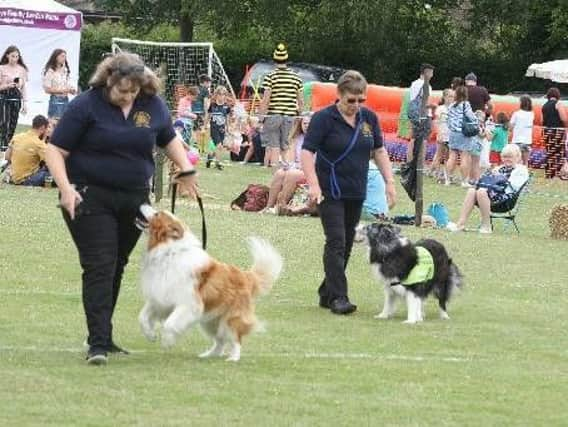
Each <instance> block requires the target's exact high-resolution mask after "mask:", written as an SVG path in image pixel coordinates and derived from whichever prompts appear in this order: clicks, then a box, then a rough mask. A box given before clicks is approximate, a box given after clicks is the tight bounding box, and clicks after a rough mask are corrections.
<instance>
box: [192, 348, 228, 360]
mask: <svg viewBox="0 0 568 427" xmlns="http://www.w3.org/2000/svg"><path fill="white" fill-rule="evenodd" d="M222 355H223V353H222V352H217V351H213V350H207V351H204V352H203V353H201V354H200V355H199V356H197V357H199V358H200V359H207V358H209V357H219V356H222Z"/></svg>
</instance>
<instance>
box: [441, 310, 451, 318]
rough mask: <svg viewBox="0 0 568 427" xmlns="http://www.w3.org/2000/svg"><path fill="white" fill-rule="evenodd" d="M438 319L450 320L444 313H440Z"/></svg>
mask: <svg viewBox="0 0 568 427" xmlns="http://www.w3.org/2000/svg"><path fill="white" fill-rule="evenodd" d="M440 319H442V320H450V316H449V315H448V313H446V312H445V311H441V312H440Z"/></svg>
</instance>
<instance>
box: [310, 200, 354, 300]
mask: <svg viewBox="0 0 568 427" xmlns="http://www.w3.org/2000/svg"><path fill="white" fill-rule="evenodd" d="M362 207H363V200H333V199H331V198H326V199H324V200H323V201H322V202H321V203H320V205H319V208H318V209H319V215H320V219H321V224H322V226H323V232H324V234H325V247H324V250H323V268H324V272H325V279H324V280H323V282H322V284H321V286H320V287H319V290H318V292H319V295H320V297H322V298H323V299H324V300H325V299H327V301H328V302H331V301H332V300H334V299H335V298H337V297H342V296H347V277H346V276H345V269H346V268H347V262H348V261H349V256H350V255H351V248H352V247H353V239H354V238H355V227H356V226H357V224H358V223H359V219H360V218H361V209H362Z"/></svg>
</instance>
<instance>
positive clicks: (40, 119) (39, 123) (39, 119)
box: [32, 114, 49, 129]
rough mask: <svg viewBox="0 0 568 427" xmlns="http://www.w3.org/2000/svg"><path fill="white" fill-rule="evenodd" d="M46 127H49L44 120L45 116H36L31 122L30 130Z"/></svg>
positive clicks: (47, 122)
mask: <svg viewBox="0 0 568 427" xmlns="http://www.w3.org/2000/svg"><path fill="white" fill-rule="evenodd" d="M48 125H49V121H48V120H47V119H46V118H45V116H42V115H41V114H38V115H37V116H35V117H34V118H33V120H32V128H33V129H39V128H41V127H43V126H46V127H47V126H48Z"/></svg>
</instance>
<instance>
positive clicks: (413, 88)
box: [409, 78, 432, 101]
mask: <svg viewBox="0 0 568 427" xmlns="http://www.w3.org/2000/svg"><path fill="white" fill-rule="evenodd" d="M422 86H424V80H422V79H421V78H418V79H416V80H414V81H413V82H412V84H411V85H410V99H409V100H410V101H412V100H413V99H414V98H416V97H417V96H418V94H419V93H420V91H421V90H422ZM429 86H430V85H429ZM430 95H432V86H430Z"/></svg>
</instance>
